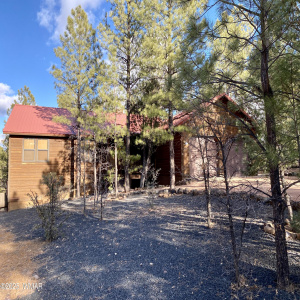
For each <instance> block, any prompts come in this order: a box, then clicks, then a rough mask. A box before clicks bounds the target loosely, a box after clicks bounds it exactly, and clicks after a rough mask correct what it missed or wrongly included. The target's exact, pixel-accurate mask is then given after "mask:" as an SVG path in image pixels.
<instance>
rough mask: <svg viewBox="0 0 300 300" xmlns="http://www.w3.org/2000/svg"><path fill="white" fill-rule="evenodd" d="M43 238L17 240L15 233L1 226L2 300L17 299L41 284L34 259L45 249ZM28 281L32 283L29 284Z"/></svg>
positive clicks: (0, 264) (0, 294)
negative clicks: (34, 285)
mask: <svg viewBox="0 0 300 300" xmlns="http://www.w3.org/2000/svg"><path fill="white" fill-rule="evenodd" d="M43 246H44V242H42V241H41V240H38V239H37V240H27V241H16V239H15V236H14V234H13V233H11V232H9V231H8V230H5V229H4V226H3V225H2V226H0V300H10V299H17V298H18V297H23V296H27V295H30V294H32V293H33V292H34V289H33V288H31V287H33V285H32V284H39V278H38V276H37V275H36V274H35V271H36V270H37V268H38V267H39V266H38V265H37V263H36V262H34V261H33V260H32V258H33V257H35V256H37V255H39V254H40V253H42V251H43ZM28 283H29V284H30V285H28Z"/></svg>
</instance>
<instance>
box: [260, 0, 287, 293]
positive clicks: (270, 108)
mask: <svg viewBox="0 0 300 300" xmlns="http://www.w3.org/2000/svg"><path fill="white" fill-rule="evenodd" d="M263 2H264V1H263ZM263 4H265V2H264V3H263ZM266 20H267V16H266V13H265V10H264V8H263V7H262V14H261V40H262V51H261V85H262V92H263V100H264V106H265V116H266V130H267V144H268V151H269V153H268V155H267V157H268V164H269V175H270V181H271V192H272V203H273V218H274V226H275V243H276V267H277V285H278V287H279V288H285V287H287V286H288V284H289V263H288V254H287V245H286V236H285V228H284V210H285V204H284V201H283V200H282V193H281V188H280V178H279V162H278V158H277V152H276V150H277V149H276V148H277V141H276V120H275V114H274V104H275V99H274V95H273V91H272V89H271V86H270V81H269V44H270V43H269V38H268V36H267V21H266ZM274 157H275V158H274Z"/></svg>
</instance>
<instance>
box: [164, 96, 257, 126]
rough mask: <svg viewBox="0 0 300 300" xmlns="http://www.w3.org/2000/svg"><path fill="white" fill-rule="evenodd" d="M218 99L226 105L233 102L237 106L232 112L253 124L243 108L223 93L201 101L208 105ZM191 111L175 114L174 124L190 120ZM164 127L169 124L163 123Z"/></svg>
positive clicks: (177, 124)
mask: <svg viewBox="0 0 300 300" xmlns="http://www.w3.org/2000/svg"><path fill="white" fill-rule="evenodd" d="M219 101H220V102H222V103H223V104H224V105H225V106H227V103H228V102H231V103H232V104H234V106H235V107H236V108H237V110H236V111H234V112H232V113H234V114H235V115H237V116H239V117H241V118H243V119H244V120H246V121H248V122H249V123H250V124H251V125H253V124H252V123H253V119H252V118H251V117H250V116H249V115H248V114H247V113H246V112H245V111H244V110H242V109H239V106H238V104H237V103H236V102H235V101H234V100H232V98H230V97H229V96H228V95H227V94H225V93H223V94H220V95H217V96H215V97H214V98H212V99H211V100H210V101H208V102H203V103H202V105H205V106H208V105H212V104H214V103H215V104H216V103H217V102H219ZM193 113H194V111H193V112H180V113H178V114H177V115H175V116H174V119H173V124H174V126H179V125H183V124H185V123H186V122H188V121H189V120H190V118H191V117H192V116H193ZM164 127H165V128H168V127H169V126H168V125H165V126H164Z"/></svg>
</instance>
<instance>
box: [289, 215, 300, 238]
mask: <svg viewBox="0 0 300 300" xmlns="http://www.w3.org/2000/svg"><path fill="white" fill-rule="evenodd" d="M291 227H292V230H293V232H297V233H300V212H294V214H293V220H292V221H291Z"/></svg>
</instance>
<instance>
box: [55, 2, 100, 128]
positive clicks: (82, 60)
mask: <svg viewBox="0 0 300 300" xmlns="http://www.w3.org/2000/svg"><path fill="white" fill-rule="evenodd" d="M60 41H61V46H60V47H57V48H56V49H54V52H55V55H56V56H57V57H58V58H59V59H60V62H61V63H60V64H61V65H60V67H57V66H56V65H53V67H52V72H51V73H52V75H53V76H54V78H55V79H56V82H55V87H56V89H57V92H58V105H59V107H63V108H67V109H68V110H69V111H70V112H71V114H72V116H73V117H75V118H76V122H78V123H84V121H83V118H84V115H83V109H85V108H86V106H87V103H88V102H89V101H91V100H92V99H93V98H94V97H96V92H97V87H98V83H99V81H98V76H99V75H100V70H101V67H102V64H103V61H102V59H101V58H102V53H101V51H100V48H99V45H98V43H97V41H96V32H95V30H94V29H93V28H92V25H91V24H90V23H89V21H88V17H87V14H86V13H85V11H84V10H83V9H82V8H81V6H78V7H76V8H75V9H72V11H71V16H69V17H68V23H67V28H66V31H65V33H64V35H63V36H61V37H60Z"/></svg>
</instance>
